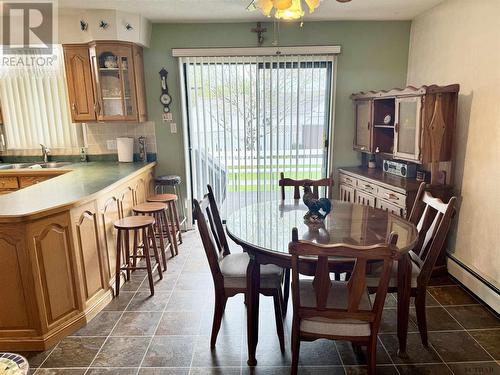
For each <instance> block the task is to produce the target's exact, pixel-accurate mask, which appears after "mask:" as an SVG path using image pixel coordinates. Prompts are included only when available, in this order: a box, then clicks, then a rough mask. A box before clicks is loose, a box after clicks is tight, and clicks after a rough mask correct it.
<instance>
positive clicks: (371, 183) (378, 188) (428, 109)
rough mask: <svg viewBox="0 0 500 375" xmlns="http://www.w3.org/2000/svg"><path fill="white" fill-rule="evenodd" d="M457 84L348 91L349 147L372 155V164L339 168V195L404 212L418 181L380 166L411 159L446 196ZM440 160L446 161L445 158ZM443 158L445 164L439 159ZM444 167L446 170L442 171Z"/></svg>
mask: <svg viewBox="0 0 500 375" xmlns="http://www.w3.org/2000/svg"><path fill="white" fill-rule="evenodd" d="M459 88H460V87H459V85H458V84H454V85H448V86H437V85H430V86H422V87H420V88H416V87H412V86H408V87H406V88H405V89H392V90H388V91H369V92H360V93H356V94H352V95H351V99H352V100H353V101H354V108H355V119H356V120H355V131H354V143H353V145H354V149H355V150H358V151H361V152H363V153H365V154H375V155H376V160H377V163H376V168H373V169H372V168H368V167H367V165H366V160H367V155H365V156H364V157H363V160H364V161H365V162H364V163H363V164H364V165H363V166H361V167H354V168H340V170H339V171H340V183H339V189H340V199H341V200H344V201H348V202H356V203H359V204H365V205H370V206H372V207H377V208H380V209H386V210H389V211H391V212H393V213H395V214H397V215H400V216H403V217H406V215H407V214H409V212H410V210H411V207H412V205H413V201H414V199H415V194H416V192H417V190H418V186H419V184H420V182H419V181H417V180H416V179H415V178H404V177H399V176H396V175H392V174H389V173H386V172H384V171H383V170H382V164H381V163H382V160H383V159H392V160H395V161H404V162H408V163H414V164H416V165H417V169H418V170H420V171H425V172H427V176H428V179H427V180H426V181H427V182H428V183H429V184H430V188H431V190H432V193H433V195H435V196H438V197H441V198H442V199H445V200H447V199H448V198H449V196H450V195H451V191H452V187H451V173H450V171H451V167H450V166H451V160H452V158H453V138H454V133H455V123H456V112H457V99H458V92H459ZM444 162H445V163H444ZM443 163H444V164H443ZM443 169H444V170H447V171H443Z"/></svg>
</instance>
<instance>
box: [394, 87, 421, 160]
mask: <svg viewBox="0 0 500 375" xmlns="http://www.w3.org/2000/svg"><path fill="white" fill-rule="evenodd" d="M421 109H422V98H421V97H420V96H417V97H408V98H397V99H396V116H395V117H396V121H395V124H394V157H396V158H400V159H406V160H413V161H418V160H419V158H420V129H421V126H420V119H421Z"/></svg>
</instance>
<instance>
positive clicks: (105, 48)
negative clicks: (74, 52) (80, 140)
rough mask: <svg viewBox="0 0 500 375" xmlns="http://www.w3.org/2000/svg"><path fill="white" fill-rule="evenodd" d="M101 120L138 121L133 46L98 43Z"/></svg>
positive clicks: (95, 59) (95, 58) (95, 56)
mask: <svg viewBox="0 0 500 375" xmlns="http://www.w3.org/2000/svg"><path fill="white" fill-rule="evenodd" d="M92 58H93V65H94V70H95V77H96V90H97V98H98V101H99V106H98V107H99V108H98V114H97V119H98V120H99V121H137V101H136V89H135V77H134V73H133V72H134V62H133V57H132V47H131V45H124V44H116V45H115V44H97V45H96V46H95V48H94V53H93V56H92Z"/></svg>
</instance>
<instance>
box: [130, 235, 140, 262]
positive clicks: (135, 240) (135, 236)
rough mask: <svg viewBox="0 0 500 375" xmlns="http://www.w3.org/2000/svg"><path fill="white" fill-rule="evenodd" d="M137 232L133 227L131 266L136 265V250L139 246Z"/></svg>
mask: <svg viewBox="0 0 500 375" xmlns="http://www.w3.org/2000/svg"><path fill="white" fill-rule="evenodd" d="M138 235H139V233H137V229H134V249H133V251H132V266H133V267H134V268H135V267H137V250H138V248H139V239H138V238H137V237H138Z"/></svg>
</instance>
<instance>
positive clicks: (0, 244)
mask: <svg viewBox="0 0 500 375" xmlns="http://www.w3.org/2000/svg"><path fill="white" fill-rule="evenodd" d="M154 166H155V164H154V163H150V164H147V165H144V166H142V167H141V168H140V169H136V170H135V172H131V173H130V174H129V175H127V176H126V177H123V178H121V179H119V180H118V181H114V182H113V183H112V184H111V185H109V186H105V187H104V188H103V189H102V190H99V191H97V192H93V191H91V192H89V194H90V195H84V196H82V197H81V198H80V199H78V200H77V201H74V202H73V201H71V202H70V203H68V204H63V205H59V204H57V203H56V204H55V205H54V206H53V207H49V208H47V209H44V210H36V211H34V212H33V213H30V214H28V215H24V214H23V215H16V214H12V215H11V214H9V215H0V253H1V254H2V272H1V273H0V296H2V303H0V350H10V351H40V350H45V349H47V348H49V347H51V346H53V345H54V344H55V343H57V342H58V341H60V340H61V339H62V338H64V337H65V336H67V335H69V334H72V333H74V332H75V331H76V330H78V329H79V328H80V327H82V326H83V325H84V324H86V323H88V322H89V321H90V320H91V319H92V318H93V317H94V316H95V315H96V314H98V313H99V312H100V311H101V310H102V309H103V308H104V307H105V306H106V305H107V303H109V301H110V300H111V299H112V297H113V289H112V288H113V286H114V285H115V280H114V279H115V273H114V267H115V260H116V258H115V257H116V244H115V231H114V227H113V221H114V220H117V219H119V218H121V217H122V212H125V210H126V209H125V207H128V206H130V205H131V202H132V201H135V200H136V199H137V201H136V202H137V203H142V202H144V201H145V198H146V196H148V195H149V194H152V192H153V190H152V189H151V188H152V186H153V181H154V169H153V168H154ZM110 168H112V167H110ZM85 169H88V168H83V169H82V173H83V174H81V175H80V176H84V177H86V178H85V180H78V178H79V177H76V183H77V184H80V185H85V184H87V183H88V184H89V185H93V184H95V181H93V182H92V181H90V180H91V179H92V178H94V177H93V176H94V175H99V174H98V173H97V174H96V173H92V172H91V171H89V172H85V171H84V170H85ZM71 173H73V174H75V173H76V175H78V172H75V171H73V172H68V174H67V175H66V176H62V177H61V178H62V179H64V181H63V182H61V183H58V184H59V185H61V184H62V185H64V184H68V183H70V182H71V181H73V180H75V177H71ZM85 173H87V174H85ZM82 178H83V177H82ZM44 184H48V185H46V186H47V187H51V190H52V189H54V187H52V185H50V184H55V185H54V186H57V183H56V181H46V182H44ZM42 187H43V184H41V185H38V186H37V188H42ZM87 188H89V186H87ZM56 190H57V189H56ZM84 190H85V189H84ZM76 191H80V190H78V189H76ZM21 193H22V192H19V193H18V194H21ZM26 193H27V192H26ZM75 194H76V193H75ZM5 198H7V197H5ZM49 199H56V200H58V199H59V197H58V196H57V194H56V195H55V197H50V198H49ZM63 199H64V198H63ZM3 208H4V210H7V211H8V210H10V208H9V207H3ZM28 208H29V207H28ZM12 209H14V210H15V208H14V207H12ZM127 210H128V208H127ZM122 281H124V278H123V280H122Z"/></svg>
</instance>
